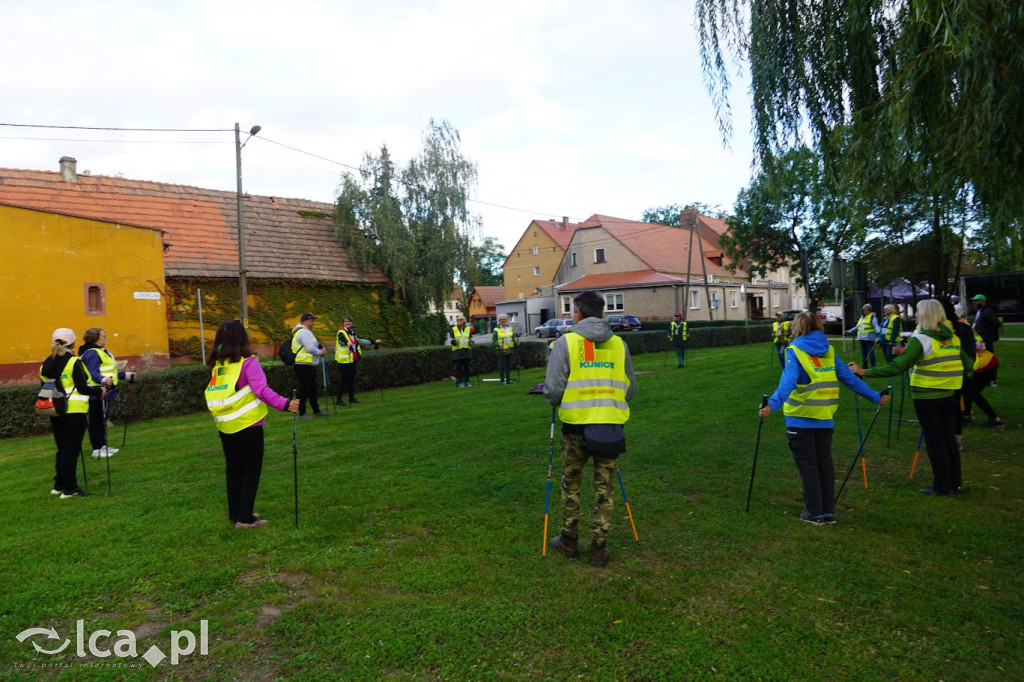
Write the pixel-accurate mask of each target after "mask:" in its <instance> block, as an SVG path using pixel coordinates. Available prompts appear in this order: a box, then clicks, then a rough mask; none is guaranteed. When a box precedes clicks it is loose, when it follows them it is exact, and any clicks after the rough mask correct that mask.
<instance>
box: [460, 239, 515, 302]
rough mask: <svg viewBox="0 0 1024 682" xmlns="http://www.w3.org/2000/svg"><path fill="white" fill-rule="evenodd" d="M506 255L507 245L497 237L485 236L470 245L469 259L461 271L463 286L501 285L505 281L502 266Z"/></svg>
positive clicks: (469, 287)
mask: <svg viewBox="0 0 1024 682" xmlns="http://www.w3.org/2000/svg"><path fill="white" fill-rule="evenodd" d="M505 256H506V253H505V247H504V246H502V245H501V242H499V241H498V239H497V238H496V237H484V239H483V241H482V242H480V243H479V244H472V245H470V247H469V261H468V262H467V263H466V266H465V267H464V268H462V269H461V270H460V271H459V274H460V278H459V279H460V281H459V283H460V284H461V285H462V288H463V289H467V290H471V289H472V288H473V287H475V286H485V287H494V286H501V285H502V283H503V282H504V280H503V278H502V272H501V266H502V264H503V263H504V262H505Z"/></svg>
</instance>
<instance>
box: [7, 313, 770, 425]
mask: <svg viewBox="0 0 1024 682" xmlns="http://www.w3.org/2000/svg"><path fill="white" fill-rule="evenodd" d="M689 331H690V347H691V348H712V347H716V346H736V345H741V344H746V343H761V342H766V341H770V340H771V328H770V327H766V326H764V325H750V326H733V325H730V326H716V327H698V328H691V329H690V330H689ZM622 338H623V340H625V341H626V344H627V345H628V346H629V352H630V354H631V355H642V354H644V353H657V352H661V351H664V350H669V349H670V348H671V346H670V345H669V343H668V339H667V338H666V334H665V333H664V332H661V331H641V332H629V333H625V334H623V335H622ZM548 343H549V342H548V341H521V343H520V344H519V350H518V354H517V356H516V360H515V362H514V363H513V365H512V367H513V369H515V368H517V367H523V368H527V367H542V366H544V365H545V364H547V347H548ZM451 355H452V351H451V348H449V347H448V346H421V347H415V348H397V349H387V350H380V351H375V350H370V351H367V352H364V354H363V357H362V359H361V360H360V361H359V370H358V372H357V373H356V390H357V391H358V392H369V391H376V390H379V389H380V387H381V386H383V387H384V388H395V387H398V386H411V385H415V384H423V383H427V382H430V381H443V380H445V379H447V378H448V377H450V376H451V375H452V365H451ZM261 364H262V365H263V370H264V371H265V372H266V374H267V382H268V384H269V385H270V387H271V388H272V389H274V390H275V391H276V392H278V393H280V394H281V395H290V394H291V391H292V389H296V388H298V382H297V381H296V379H295V372H294V370H293V369H292V368H291V367H287V366H285V365H284V364H283V363H282V362H280V361H279V360H265V361H263V362H262V363H261ZM325 364H326V367H327V373H328V383H329V386H328V393H332V392H333V391H334V388H335V386H336V385H337V384H336V382H337V377H338V366H337V363H336V362H334V360H333V359H330V360H328V361H327V362H326V363H325ZM497 371H498V354H497V352H496V351H495V349H494V348H493V347H492V346H490V345H489V344H479V345H477V346H476V347H475V348H474V349H473V361H472V372H473V375H474V376H476V375H478V374H489V373H494V372H497ZM317 375H318V376H317V381H318V382H319V383H318V387H319V389H318V390H319V392H320V393H323V392H324V391H323V377H322V376H321V375H320V372H317ZM209 381H210V370H209V369H208V368H207V367H206V366H205V365H202V364H198V363H197V364H194V365H179V366H176V367H172V368H170V369H166V370H161V371H158V372H146V373H145V374H140V375H139V376H138V378H137V379H136V380H135V382H134V383H132V384H122V385H121V386H120V387H119V389H118V394H119V395H118V399H117V402H115V403H114V406H113V407H112V408H111V411H110V418H111V419H112V420H113V421H114V422H115V423H117V424H118V425H121V424H123V423H124V416H125V411H126V410H127V412H128V418H129V419H130V420H131V421H133V422H134V421H139V420H144V419H154V418H157V417H172V416H177V415H184V414H195V413H197V412H202V411H204V410H205V409H206V401H205V399H204V395H203V391H204V389H205V388H206V385H207V383H209ZM38 390H39V388H38V386H36V385H32V384H28V385H24V384H23V385H12V386H0V438H15V437H20V436H30V435H39V434H44V433H49V431H50V424H49V420H48V419H47V418H46V417H39V416H37V415H36V414H35V411H34V409H33V407H32V404H33V402H34V401H35V396H36V393H37V392H38Z"/></svg>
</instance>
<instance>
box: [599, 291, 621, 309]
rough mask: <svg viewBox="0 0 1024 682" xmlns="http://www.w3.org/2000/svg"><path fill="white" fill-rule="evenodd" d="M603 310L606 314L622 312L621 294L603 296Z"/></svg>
mask: <svg viewBox="0 0 1024 682" xmlns="http://www.w3.org/2000/svg"><path fill="white" fill-rule="evenodd" d="M604 309H605V311H606V312H616V311H621V310H624V306H623V299H622V294H605V295H604Z"/></svg>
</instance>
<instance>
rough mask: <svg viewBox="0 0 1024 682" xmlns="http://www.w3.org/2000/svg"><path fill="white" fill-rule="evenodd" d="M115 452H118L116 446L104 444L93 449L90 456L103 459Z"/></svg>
mask: <svg viewBox="0 0 1024 682" xmlns="http://www.w3.org/2000/svg"><path fill="white" fill-rule="evenodd" d="M115 452H119V450H118V449H117V448H108V447H106V446H104V447H102V448H100V449H99V450H93V451H92V456H93V457H97V458H99V459H105V458H107V457H113V456H114V453H115Z"/></svg>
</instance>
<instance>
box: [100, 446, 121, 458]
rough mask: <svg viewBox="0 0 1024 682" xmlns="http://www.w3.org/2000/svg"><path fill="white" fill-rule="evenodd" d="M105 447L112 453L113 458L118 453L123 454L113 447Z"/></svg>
mask: <svg viewBox="0 0 1024 682" xmlns="http://www.w3.org/2000/svg"><path fill="white" fill-rule="evenodd" d="M104 447H105V448H106V450H107V452H109V453H110V455H111V456H113V455H116V454H117V453H119V452H121V451H120V450H119V449H118V448H111V447H106V446H104Z"/></svg>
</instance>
